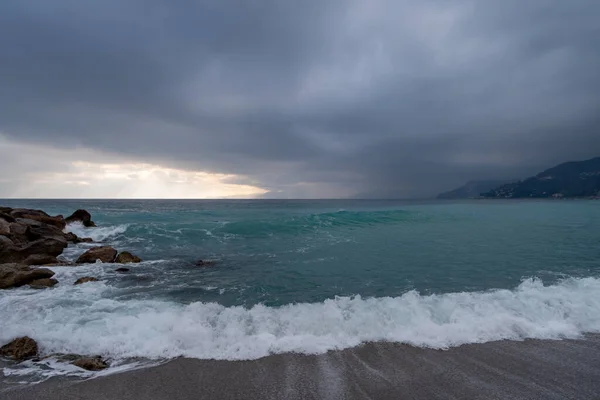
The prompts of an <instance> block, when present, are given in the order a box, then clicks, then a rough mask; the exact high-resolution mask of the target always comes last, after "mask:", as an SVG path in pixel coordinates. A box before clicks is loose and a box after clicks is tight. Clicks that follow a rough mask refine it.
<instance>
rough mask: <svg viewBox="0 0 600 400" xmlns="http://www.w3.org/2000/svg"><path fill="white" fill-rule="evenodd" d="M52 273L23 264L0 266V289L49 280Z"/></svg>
mask: <svg viewBox="0 0 600 400" xmlns="http://www.w3.org/2000/svg"><path fill="white" fill-rule="evenodd" d="M53 276H54V272H53V271H51V270H49V269H46V268H32V267H30V266H28V265H23V264H15V263H12V264H0V289H8V288H13V287H19V286H23V285H27V284H29V283H31V282H33V281H36V280H38V279H45V278H51V277H53Z"/></svg>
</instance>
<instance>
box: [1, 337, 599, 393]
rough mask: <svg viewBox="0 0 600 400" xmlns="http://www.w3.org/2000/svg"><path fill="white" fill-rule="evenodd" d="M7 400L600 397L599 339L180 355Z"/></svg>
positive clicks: (40, 386) (33, 390)
mask: <svg viewBox="0 0 600 400" xmlns="http://www.w3.org/2000/svg"><path fill="white" fill-rule="evenodd" d="M0 398H2V399H7V400H8V399H11V400H12V399H14V400H16V399H39V400H46V399H47V400H70V399H77V400H80V399H90V400H93V399H98V400H118V399H123V400H130V399H144V400H158V399H166V400H179V399H181V400H184V399H185V400H192V399H194V400H195V399H248V400H251V399H257V400H258V399H545V400H547V399H600V335H594V336H589V337H588V338H587V339H585V340H563V341H550V340H528V341H525V342H510V341H502V342H493V343H485V344H473V345H465V346H461V347H458V348H453V349H450V350H447V351H438V350H431V349H418V348H414V347H410V346H406V345H400V344H391V343H370V344H367V345H364V346H361V347H358V348H354V349H347V350H342V351H334V352H329V353H327V354H322V355H316V356H306V355H298V354H282V355H274V356H270V357H266V358H263V359H260V360H254V361H235V362H231V361H211V360H194V359H178V360H174V361H172V362H169V363H167V364H165V365H161V366H158V367H153V368H147V369H141V370H136V371H130V372H125V373H121V374H116V375H111V376H107V377H102V378H97V379H91V380H87V381H83V382H81V381H80V382H74V381H66V380H61V379H54V380H50V381H47V382H44V383H41V384H38V385H34V386H31V387H27V388H21V389H14V390H12V391H9V392H4V393H2V394H0Z"/></svg>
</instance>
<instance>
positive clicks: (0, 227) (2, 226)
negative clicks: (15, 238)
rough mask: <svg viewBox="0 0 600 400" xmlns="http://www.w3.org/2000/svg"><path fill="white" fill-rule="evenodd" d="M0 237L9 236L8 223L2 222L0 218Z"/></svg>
mask: <svg viewBox="0 0 600 400" xmlns="http://www.w3.org/2000/svg"><path fill="white" fill-rule="evenodd" d="M0 235H2V236H8V235H10V222H8V221H6V220H4V219H3V218H1V217H0Z"/></svg>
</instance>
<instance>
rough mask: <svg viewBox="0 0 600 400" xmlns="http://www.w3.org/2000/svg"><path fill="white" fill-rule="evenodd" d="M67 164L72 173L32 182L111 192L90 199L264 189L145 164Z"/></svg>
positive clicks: (212, 175)
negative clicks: (100, 188)
mask: <svg viewBox="0 0 600 400" xmlns="http://www.w3.org/2000/svg"><path fill="white" fill-rule="evenodd" d="M71 165H72V167H73V168H72V170H73V171H70V172H66V173H65V172H54V173H48V174H44V175H43V176H41V177H40V178H39V179H38V180H37V181H36V182H35V183H36V184H52V183H58V184H62V185H65V186H78V187H79V188H81V187H89V188H90V189H91V188H93V187H98V186H100V187H103V188H111V189H112V190H110V192H111V193H105V194H104V195H103V194H102V193H95V194H94V196H92V197H96V198H98V197H119V198H121V197H126V198H171V199H190V198H223V197H256V196H259V195H262V194H265V193H267V190H265V189H262V188H259V187H256V186H252V185H245V184H236V183H229V182H230V181H232V180H234V179H237V178H239V177H238V176H237V175H229V174H216V173H208V172H201V171H185V170H180V169H174V168H166V167H161V166H159V165H154V164H145V163H124V164H116V163H113V164H101V163H91V162H85V161H74V162H72V163H71ZM90 191H91V190H90ZM86 192H87V190H86ZM94 192H95V191H94ZM86 197H88V196H86Z"/></svg>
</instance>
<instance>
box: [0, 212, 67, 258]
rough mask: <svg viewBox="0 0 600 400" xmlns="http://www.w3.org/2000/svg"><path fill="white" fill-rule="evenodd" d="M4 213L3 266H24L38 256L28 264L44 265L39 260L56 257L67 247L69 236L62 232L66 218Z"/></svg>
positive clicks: (0, 250) (0, 248)
mask: <svg viewBox="0 0 600 400" xmlns="http://www.w3.org/2000/svg"><path fill="white" fill-rule="evenodd" d="M3 210H5V211H4V212H2V214H0V221H2V222H0V263H22V262H25V260H27V259H28V258H29V257H31V256H36V257H33V258H32V259H31V261H28V262H27V264H40V263H39V262H38V261H36V260H37V257H42V256H48V257H56V256H58V255H60V254H62V252H63V250H64V249H65V247H67V245H68V243H67V240H66V238H65V233H64V232H63V231H62V230H61V228H59V226H60V225H61V224H60V218H62V217H60V216H59V217H50V216H49V215H47V214H46V213H44V212H43V211H38V210H24V209H16V210H12V209H7V208H3ZM6 211H10V214H9V213H7V212H6ZM22 217H27V218H22ZM57 221H58V222H57ZM49 222H50V223H49ZM7 224H8V226H7ZM48 260H49V258H48Z"/></svg>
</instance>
